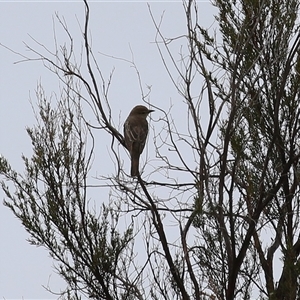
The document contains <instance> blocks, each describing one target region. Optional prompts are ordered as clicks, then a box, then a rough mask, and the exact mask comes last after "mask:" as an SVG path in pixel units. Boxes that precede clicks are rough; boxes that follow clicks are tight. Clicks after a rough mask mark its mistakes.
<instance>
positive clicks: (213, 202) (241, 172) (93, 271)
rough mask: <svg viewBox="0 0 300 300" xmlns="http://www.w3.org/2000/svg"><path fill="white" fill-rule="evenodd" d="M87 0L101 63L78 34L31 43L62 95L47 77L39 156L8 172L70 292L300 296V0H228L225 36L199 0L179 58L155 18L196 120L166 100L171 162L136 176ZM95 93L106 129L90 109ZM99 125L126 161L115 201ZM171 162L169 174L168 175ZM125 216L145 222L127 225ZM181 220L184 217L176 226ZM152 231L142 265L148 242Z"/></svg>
mask: <svg viewBox="0 0 300 300" xmlns="http://www.w3.org/2000/svg"><path fill="white" fill-rule="evenodd" d="M84 3H85V7H86V18H85V26H84V30H83V39H84V46H85V47H84V50H85V52H84V53H82V55H83V57H84V61H85V67H86V70H87V75H86V76H84V75H82V74H84V72H82V70H81V69H80V67H79V65H77V64H76V62H75V60H74V59H73V58H74V53H73V52H72V51H73V50H72V49H73V47H72V42H73V40H72V37H71V36H70V45H71V46H70V47H69V48H66V47H61V48H59V49H61V51H57V52H55V53H54V59H53V57H47V56H44V55H43V54H40V53H38V52H37V51H36V50H34V49H32V48H31V49H30V50H31V51H33V53H35V54H36V55H37V57H38V58H39V59H41V60H42V61H43V62H44V63H45V66H46V67H48V68H49V70H51V71H52V72H54V73H55V74H57V76H58V77H59V79H60V80H61V81H62V82H63V85H64V88H63V90H62V94H61V95H60V97H59V98H58V99H57V103H56V104H55V105H54V107H53V106H51V104H50V102H49V101H48V100H47V99H46V97H45V95H44V92H43V89H42V87H41V86H40V87H39V89H38V93H37V95H38V99H39V115H38V123H37V126H36V127H35V128H33V129H28V130H27V131H28V134H29V136H30V138H31V141H32V145H33V156H32V157H31V158H26V157H24V158H23V160H24V164H25V173H24V175H21V174H18V173H17V172H15V171H13V170H12V168H11V167H10V165H9V163H8V162H7V160H5V158H3V157H2V158H1V161H0V172H1V174H2V176H3V177H4V179H5V180H6V181H7V180H8V182H10V183H11V184H13V186H7V184H6V182H5V181H4V180H3V181H2V188H3V189H4V191H5V193H6V196H7V199H6V200H5V202H4V204H5V205H6V206H8V207H9V208H10V209H11V210H12V211H13V213H14V214H15V215H16V216H17V217H18V218H19V219H20V220H21V221H22V224H23V225H24V227H25V228H26V230H27V231H28V232H29V234H30V236H31V243H33V244H35V245H40V246H44V247H46V248H47V249H48V250H49V252H50V253H51V255H52V257H53V258H54V259H55V260H56V261H57V262H58V265H57V267H58V270H59V273H60V275H61V276H62V277H63V278H64V279H65V281H66V284H67V289H66V294H65V296H66V297H68V298H72V299H73V298H74V299H78V298H80V297H81V295H85V296H88V297H90V298H94V299H148V298H151V299H250V298H251V296H255V297H256V298H258V297H260V298H261V299H296V298H297V296H298V297H299V295H300V289H299V274H300V270H299V254H300V239H299V229H300V228H299V227H300V224H299V210H300V202H299V157H300V148H299V142H298V141H299V138H300V137H299V135H300V133H299V129H300V122H299V121H300V120H299V112H300V110H299V96H300V90H299V86H300V28H299V23H298V22H297V16H298V13H299V3H298V1H297V0H289V1H287V0H280V1H279V0H262V1H252V0H251V1H250V0H240V1H227V0H216V1H215V2H214V5H215V6H216V8H217V9H218V15H217V17H216V20H217V22H218V26H219V28H218V30H219V33H220V34H216V33H215V32H212V30H211V29H206V28H203V27H202V26H201V24H200V23H199V22H200V21H199V18H198V15H197V14H198V7H197V4H196V3H195V2H194V1H185V2H184V9H185V14H186V21H187V34H186V36H185V37H184V39H185V42H186V45H187V48H186V49H185V50H183V52H182V53H181V60H180V61H179V63H178V60H177V59H176V58H175V55H174V54H173V53H172V51H171V48H170V44H172V42H173V41H174V39H170V40H169V39H166V38H165V37H164V35H163V33H162V32H161V29H160V24H159V23H158V22H156V20H155V19H154V18H153V22H154V26H156V29H157V47H158V50H159V53H161V55H162V62H163V63H164V64H165V66H166V70H167V72H168V73H169V75H170V79H171V80H172V81H173V82H174V86H175V88H176V89H177V90H178V92H179V94H180V95H181V97H182V101H183V102H184V103H185V104H186V107H187V110H188V118H187V120H186V126H185V128H183V129H182V128H180V129H179V128H178V127H177V126H178V125H177V124H178V123H177V122H176V120H174V119H172V115H171V114H169V113H167V112H162V113H164V119H163V120H160V122H161V123H163V126H160V128H162V129H161V131H160V132H158V133H156V135H155V139H154V144H155V146H156V157H157V158H159V160H160V169H158V170H157V173H154V174H149V175H147V176H146V175H145V174H142V176H141V177H138V178H137V179H134V180H131V179H129V177H128V174H126V172H125V171H124V170H123V167H122V160H121V157H120V154H119V153H120V149H121V148H124V146H125V144H124V139H123V136H122V134H121V133H120V132H119V131H118V130H117V129H116V128H115V126H114V125H113V124H114V122H113V120H112V118H111V114H110V106H109V99H108V96H107V87H108V86H109V83H110V82H109V81H108V83H106V82H105V80H104V79H103V77H102V76H100V77H101V78H102V80H103V81H102V82H100V83H99V82H98V81H97V77H96V72H99V73H98V74H100V75H101V69H100V68H99V66H98V65H97V61H96V60H95V58H94V56H93V50H92V47H91V45H90V43H89V35H88V32H89V6H88V3H87V2H86V1H84ZM150 15H151V10H150ZM62 25H63V28H64V30H66V32H67V33H68V29H67V27H66V26H64V23H62ZM57 50H58V49H57ZM164 50H166V52H164ZM164 53H167V55H170V58H171V60H170V61H171V63H172V64H173V65H168V63H167V57H166V56H165V54H164ZM133 65H134V64H133ZM171 67H172V68H173V67H175V70H176V72H177V73H173V72H171ZM81 68H83V67H82V66H81ZM173 70H174V69H173ZM178 76H179V78H180V80H181V84H180V85H178V84H177V77H178ZM99 87H102V90H99ZM145 99H147V97H146V95H145V97H144V100H145ZM86 105H88V106H89V107H91V108H92V110H93V112H94V114H95V117H96V120H97V121H98V123H99V126H98V128H94V126H92V125H91V124H90V123H89V122H88V121H87V120H86V118H85V115H84V107H85V106H86ZM158 109H159V108H158ZM204 116H205V117H206V116H208V119H207V118H205V117H204ZM95 130H102V131H104V132H106V134H107V135H109V136H110V137H111V148H110V149H111V153H112V154H113V155H114V159H115V163H116V166H117V171H116V175H115V177H111V178H107V182H109V184H110V188H111V194H114V195H115V196H114V197H111V198H110V202H109V203H108V204H104V203H105V201H103V204H102V207H101V209H99V207H98V208H97V207H93V206H92V205H91V203H89V200H88V199H89V196H88V195H89V180H88V178H89V177H88V174H89V169H90V166H91V164H92V157H93V155H94V153H95V143H94V141H95V137H94V132H95ZM191 157H193V158H194V160H193V161H192V160H191ZM159 174H161V175H166V176H164V177H163V179H162V180H157V179H156V178H160V177H159ZM181 174H184V175H183V176H182V175H181ZM156 175H157V176H156ZM161 177H162V176H161ZM146 178H147V179H146ZM187 179H188V180H190V181H189V182H188V181H187ZM11 190H13V191H14V192H13V193H12V192H11ZM166 193H168V199H167V200H166V201H165V202H164V201H162V200H163V197H165V196H164V195H165V194H166ZM106 203H107V202H106ZM124 218H127V219H126V220H132V222H131V223H130V224H129V225H127V226H126V228H125V230H124V229H122V228H124V221H123V220H124ZM169 224H176V227H175V228H176V229H177V230H178V234H177V235H176V238H173V237H174V233H172V234H171V231H170V229H169V227H168V225H169ZM173 228H174V227H173ZM141 239H143V243H144V245H145V256H146V257H144V261H143V262H142V263H141V260H139V259H137V257H138V258H140V256H137V254H136V248H135V244H136V243H137V242H138V241H141ZM276 255H281V261H278V259H277V260H276ZM275 265H277V266H278V265H280V270H278V269H279V268H277V270H276V272H280V274H279V277H278V276H276V275H278V274H276V272H275V270H274V266H275ZM276 277H278V278H279V280H278V282H276V279H275V278H276Z"/></svg>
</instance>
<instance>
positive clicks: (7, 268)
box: [0, 1, 213, 299]
mask: <svg viewBox="0 0 300 300" xmlns="http://www.w3.org/2000/svg"><path fill="white" fill-rule="evenodd" d="M149 5H150V7H151V10H152V12H153V14H154V17H155V18H156V20H157V21H159V19H160V17H161V16H162V14H163V13H164V17H163V22H162V32H163V33H164V34H165V36H166V37H170V38H171V37H177V36H181V35H183V34H185V33H186V25H185V15H184V10H183V6H182V2H181V1H176V2H175V1H163V2H160V1H150V2H149ZM90 11H91V16H90V18H91V19H90V22H91V23H90V31H91V35H92V46H93V51H94V53H95V54H96V58H97V59H99V65H100V67H101V69H102V70H103V72H104V75H105V76H107V78H108V76H109V73H110V72H111V70H112V69H113V68H115V75H114V77H113V83H112V87H111V94H110V99H111V107H112V109H113V111H114V115H115V116H116V117H117V118H118V117H119V116H120V122H122V121H123V120H124V119H125V118H126V116H127V114H128V112H129V111H130V109H131V108H132V107H133V106H134V105H136V104H140V103H141V94H140V90H139V86H138V80H137V76H136V72H135V71H134V69H133V68H132V67H131V66H130V65H129V64H128V63H125V62H124V61H120V60H116V59H112V58H109V57H107V56H104V55H102V54H101V53H104V54H107V55H111V56H113V57H119V58H123V59H127V60H131V59H132V54H133V57H134V61H135V63H136V66H137V68H138V70H139V72H140V76H141V79H142V85H143V87H144V88H145V91H146V90H147V88H146V86H147V85H148V86H152V90H151V93H150V98H149V99H150V101H151V102H152V103H153V104H155V105H156V106H159V107H161V108H164V109H166V108H168V106H169V105H170V102H172V103H173V104H174V114H175V116H176V112H177V114H178V117H182V111H181V110H180V108H179V104H178V102H181V99H180V98H179V95H178V93H177V92H176V90H175V89H174V87H173V86H172V83H171V82H170V80H169V78H168V76H167V74H166V71H165V69H164V67H163V65H162V63H161V59H160V57H159V54H158V51H157V48H156V45H155V43H154V39H155V33H156V31H155V27H154V24H153V22H152V20H151V17H150V13H149V10H148V6H147V3H146V1H128V2H126V1H109V2H105V1H91V3H90ZM56 12H57V13H58V14H59V15H60V16H61V17H64V18H65V20H66V23H67V24H68V28H69V30H70V31H71V33H72V34H73V37H74V40H75V43H77V45H80V43H81V42H82V41H81V35H80V28H79V24H80V25H81V26H82V25H83V21H84V5H83V3H82V2H80V1H76V2H75V1H0V20H1V26H0V43H1V44H3V45H5V46H7V47H9V48H11V49H13V50H14V51H16V52H19V53H22V54H24V55H30V54H29V53H28V51H26V49H25V46H24V42H25V43H27V44H29V45H31V46H32V47H35V46H36V45H35V44H34V42H33V40H32V39H31V37H30V36H32V37H33V38H34V39H36V40H37V41H39V42H40V43H42V44H44V45H45V46H46V47H47V48H49V49H53V45H54V42H53V28H54V27H53V21H54V22H55V30H56V33H57V35H58V36H59V37H60V33H61V32H62V29H61V28H60V27H59V25H58V22H57V21H56V20H55V13H56ZM199 14H200V18H201V24H203V25H206V26H209V25H210V24H211V23H212V21H213V8H212V6H211V4H210V3H209V2H199ZM78 22H79V24H78ZM61 39H62V40H63V36H61ZM182 43H184V41H183V40H179V41H178V42H177V44H174V48H173V50H174V54H178V53H179V51H180V45H181V44H182ZM178 59H179V56H178ZM19 60H20V57H18V56H17V55H16V54H13V53H12V52H9V51H8V50H7V49H5V48H4V47H0V139H1V146H0V154H2V155H3V156H4V157H6V158H7V159H8V160H9V162H10V163H11V165H12V167H13V168H14V169H15V170H17V171H18V172H21V173H22V170H23V165H22V160H21V154H24V155H26V156H30V154H31V143H30V140H29V137H28V136H27V134H26V131H25V127H26V126H29V127H30V126H32V125H33V124H34V123H35V120H34V116H33V112H32V108H31V104H30V101H29V100H30V99H31V100H32V102H33V103H34V102H35V100H36V98H35V95H34V94H35V89H36V86H37V83H38V82H39V81H41V82H42V84H43V86H44V87H45V89H46V91H47V92H48V93H49V94H51V92H52V91H57V86H58V79H57V78H56V77H55V76H53V75H52V74H49V71H47V70H46V69H45V68H44V67H43V65H42V64H41V63H39V62H23V63H17V64H14V62H17V61H19ZM176 105H178V109H177V111H176ZM156 118H159V116H158V115H156ZM115 123H116V124H118V123H119V120H118V119H116V121H115ZM107 147H108V145H104V153H106V154H107V151H106V148H107ZM105 151H106V152H105ZM110 172H113V169H112V170H111V171H110ZM0 196H1V200H2V199H3V198H4V194H3V192H2V191H0ZM103 196H104V197H103V198H105V196H106V195H103ZM1 202H2V201H1ZM28 237H29V235H28V234H27V233H26V232H25V230H24V229H23V227H22V225H21V223H20V221H19V220H18V219H16V218H15V217H14V216H13V214H12V213H11V211H10V210H9V209H8V208H6V207H4V206H3V205H2V203H1V204H0V239H1V247H0V299H50V298H51V299H54V298H57V297H55V296H54V295H51V294H49V293H48V292H47V291H46V290H45V289H44V288H43V287H42V286H47V285H49V287H50V288H51V289H52V290H54V291H57V292H59V291H60V289H63V288H64V287H65V285H64V282H62V280H61V279H60V278H59V276H58V275H56V274H55V272H54V270H53V262H52V260H51V259H50V258H49V255H48V253H47V250H46V249H44V248H36V247H35V246H31V245H29V243H28V242H27V241H26V239H27V238H28Z"/></svg>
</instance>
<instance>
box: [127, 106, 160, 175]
mask: <svg viewBox="0 0 300 300" xmlns="http://www.w3.org/2000/svg"><path fill="white" fill-rule="evenodd" d="M153 111H154V110H151V109H148V108H147V107H146V106H143V105H137V106H135V107H134V108H133V109H132V111H131V112H130V114H129V116H128V117H127V119H126V121H125V123H124V139H125V145H126V147H127V149H128V151H129V153H130V157H131V171H130V173H131V176H132V177H135V176H138V175H139V160H140V155H141V153H142V152H143V149H144V147H145V143H146V139H147V135H148V122H147V116H148V114H149V113H151V112H153Z"/></svg>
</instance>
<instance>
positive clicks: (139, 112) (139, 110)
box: [130, 105, 154, 117]
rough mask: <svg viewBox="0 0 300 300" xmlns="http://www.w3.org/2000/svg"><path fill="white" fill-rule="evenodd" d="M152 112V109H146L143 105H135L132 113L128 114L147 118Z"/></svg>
mask: <svg viewBox="0 0 300 300" xmlns="http://www.w3.org/2000/svg"><path fill="white" fill-rule="evenodd" d="M153 111H154V110H152V109H148V108H147V107H146V106H144V105H137V106H135V107H134V108H133V109H132V111H131V112H130V115H131V116H144V117H147V116H148V115H149V114H150V113H151V112H153Z"/></svg>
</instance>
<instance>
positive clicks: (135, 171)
mask: <svg viewBox="0 0 300 300" xmlns="http://www.w3.org/2000/svg"><path fill="white" fill-rule="evenodd" d="M139 160H140V157H139V156H138V157H132V158H131V171H130V173H131V176H132V177H137V176H138V175H139Z"/></svg>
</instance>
